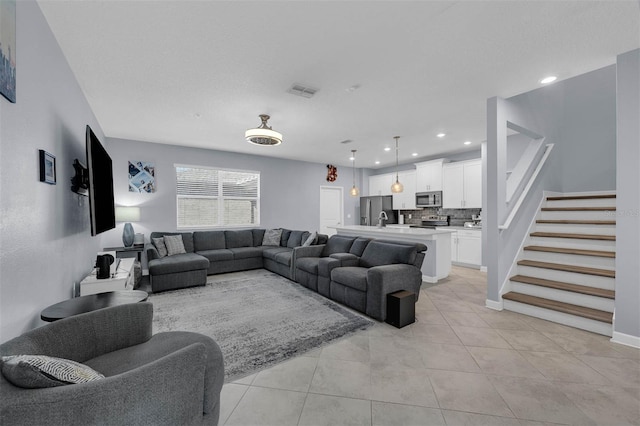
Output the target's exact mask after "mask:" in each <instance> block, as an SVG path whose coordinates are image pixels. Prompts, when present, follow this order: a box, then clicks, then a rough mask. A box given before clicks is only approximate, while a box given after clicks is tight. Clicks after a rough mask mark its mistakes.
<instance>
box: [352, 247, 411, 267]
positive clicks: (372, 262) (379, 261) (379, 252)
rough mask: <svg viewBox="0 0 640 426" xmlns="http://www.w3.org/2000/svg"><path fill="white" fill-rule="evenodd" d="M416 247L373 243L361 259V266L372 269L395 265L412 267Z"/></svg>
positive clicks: (365, 250)
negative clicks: (401, 264)
mask: <svg viewBox="0 0 640 426" xmlns="http://www.w3.org/2000/svg"><path fill="white" fill-rule="evenodd" d="M416 253H417V250H416V246H415V245H411V244H406V245H405V244H397V243H392V242H383V241H371V242H370V243H369V244H368V245H367V248H365V249H364V252H363V253H362V256H361V257H360V266H364V267H365V268H371V267H373V266H380V265H392V264H394V263H406V264H409V265H412V264H413V262H414V261H415V258H416Z"/></svg>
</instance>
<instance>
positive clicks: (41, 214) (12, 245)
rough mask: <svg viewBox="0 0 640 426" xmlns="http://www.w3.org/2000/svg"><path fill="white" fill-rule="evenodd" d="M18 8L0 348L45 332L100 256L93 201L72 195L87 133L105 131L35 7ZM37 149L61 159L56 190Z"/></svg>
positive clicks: (0, 276) (4, 148)
mask: <svg viewBox="0 0 640 426" xmlns="http://www.w3.org/2000/svg"><path fill="white" fill-rule="evenodd" d="M16 7H17V10H16V15H17V22H16V28H17V30H16V31H17V34H16V40H17V45H16V50H17V52H16V53H17V74H16V78H17V88H16V96H17V102H16V103H15V104H12V103H9V102H8V101H7V100H6V99H5V98H3V97H0V200H1V201H0V205H1V208H2V214H1V221H2V224H1V225H2V226H1V227H0V341H6V340H8V339H9V338H12V337H14V336H17V335H19V334H21V333H22V332H24V331H26V330H29V329H31V328H34V327H36V326H38V325H41V324H43V322H42V321H41V320H40V319H39V318H40V311H41V310H42V309H44V308H46V307H47V306H49V305H51V304H52V303H55V302H59V301H61V300H65V299H68V298H70V297H71V296H72V294H73V282H74V281H79V280H81V279H82V278H83V277H84V276H85V275H86V274H87V273H89V272H90V270H91V267H92V262H94V261H95V252H96V251H97V250H98V248H99V238H97V237H96V238H92V237H91V236H90V230H89V209H88V200H87V199H86V197H80V196H78V195H76V194H73V193H72V192H71V190H70V189H69V188H70V179H71V175H72V171H73V167H72V162H73V160H74V159H75V158H80V159H82V161H83V162H85V160H84V159H85V156H86V155H85V142H84V132H85V126H86V125H87V124H89V125H91V126H92V128H93V129H94V131H96V133H97V135H98V136H99V137H102V131H101V130H100V126H99V125H98V123H97V122H96V119H95V117H94V116H93V113H92V112H91V109H90V108H89V105H88V104H87V101H86V99H85V97H84V95H83V94H82V92H81V90H80V88H79V86H78V84H77V82H76V80H75V77H74V75H73V73H72V72H71V70H70V69H69V66H68V64H67V62H66V60H65V58H64V56H63V55H62V52H61V51H60V48H59V46H58V44H57V42H56V40H55V38H54V37H53V34H52V33H51V31H50V30H49V26H48V24H47V23H46V21H45V19H44V16H43V15H42V13H41V11H40V8H39V6H38V5H37V3H36V2H35V1H18V2H17V5H16ZM38 149H44V150H46V151H48V152H49V153H51V154H53V155H55V156H56V165H57V185H47V184H45V183H41V182H39V174H38V173H39V172H38Z"/></svg>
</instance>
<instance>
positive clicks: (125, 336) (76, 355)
mask: <svg viewBox="0 0 640 426" xmlns="http://www.w3.org/2000/svg"><path fill="white" fill-rule="evenodd" d="M152 318H153V305H152V304H151V303H148V302H147V303H135V304H128V305H121V306H116V307H111V308H105V309H100V310H97V311H93V312H89V313H86V314H80V315H76V316H72V317H69V318H66V319H63V320H60V321H56V322H54V323H51V324H48V325H45V326H43V327H40V328H37V329H34V330H31V331H28V332H26V333H25V334H23V335H21V336H19V337H16V338H14V339H12V340H9V341H7V342H5V343H3V344H2V345H0V355H2V356H5V355H18V354H33V355H35V354H38V355H48V356H53V357H58V358H65V359H70V360H74V361H77V362H80V363H83V364H85V365H88V366H89V367H91V368H93V369H94V370H96V371H98V372H100V373H102V374H104V375H105V376H106V377H105V378H104V379H101V380H96V381H92V382H88V383H82V384H73V385H65V386H58V387H52V388H42V389H23V388H19V387H16V386H14V385H12V384H11V383H10V382H8V381H7V380H6V379H5V378H4V377H0V389H1V390H2V398H0V424H2V425H52V426H54V425H65V426H66V425H94V424H100V425H104V424H113V425H148V424H153V425H172V426H173V425H191V424H211V425H216V424H217V423H218V418H219V415H220V391H221V389H222V385H223V382H224V362H223V357H222V352H221V351H220V347H219V346H218V345H217V344H216V342H214V341H213V340H212V339H211V338H209V337H207V336H204V335H201V334H198V333H191V332H183V331H173V332H166V333H158V334H155V335H153V336H152V329H151V323H152ZM0 376H1V375H0Z"/></svg>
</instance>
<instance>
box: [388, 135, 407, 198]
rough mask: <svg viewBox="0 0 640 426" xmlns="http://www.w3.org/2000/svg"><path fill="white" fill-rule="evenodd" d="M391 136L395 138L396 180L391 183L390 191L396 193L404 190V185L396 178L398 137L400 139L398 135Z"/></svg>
mask: <svg viewBox="0 0 640 426" xmlns="http://www.w3.org/2000/svg"><path fill="white" fill-rule="evenodd" d="M393 138H394V139H395V140H396V181H395V182H394V184H393V185H391V192H393V193H394V194H398V193H400V192H402V191H404V185H402V184H401V183H400V181H399V180H398V139H400V136H394V137H393Z"/></svg>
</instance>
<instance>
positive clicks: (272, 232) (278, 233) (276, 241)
mask: <svg viewBox="0 0 640 426" xmlns="http://www.w3.org/2000/svg"><path fill="white" fill-rule="evenodd" d="M281 238H282V229H267V230H266V231H265V232H264V238H263V239H262V245H263V246H280V239H281Z"/></svg>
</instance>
